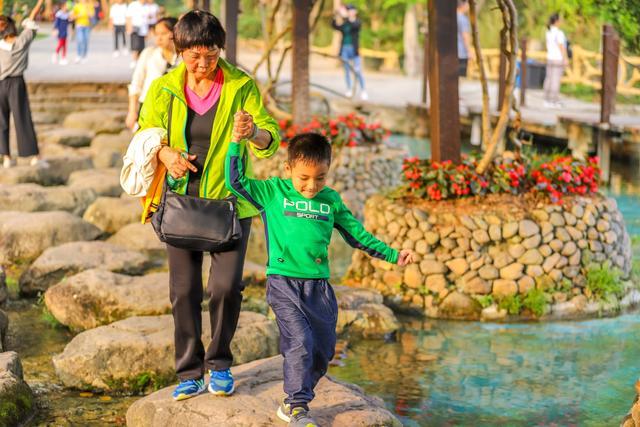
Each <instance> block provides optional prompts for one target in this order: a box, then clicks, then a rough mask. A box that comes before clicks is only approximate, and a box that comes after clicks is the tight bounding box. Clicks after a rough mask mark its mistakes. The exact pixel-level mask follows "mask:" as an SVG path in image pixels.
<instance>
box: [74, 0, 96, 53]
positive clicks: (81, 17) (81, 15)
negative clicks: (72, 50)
mask: <svg viewBox="0 0 640 427" xmlns="http://www.w3.org/2000/svg"><path fill="white" fill-rule="evenodd" d="M93 14H94V8H93V3H92V2H91V0H79V1H78V2H77V3H76V4H75V6H73V10H72V11H71V19H73V21H74V22H75V23H76V46H77V52H78V56H77V57H76V59H75V62H76V63H78V62H82V63H83V64H84V63H85V62H87V55H88V54H89V35H90V34H91V17H92V16H93Z"/></svg>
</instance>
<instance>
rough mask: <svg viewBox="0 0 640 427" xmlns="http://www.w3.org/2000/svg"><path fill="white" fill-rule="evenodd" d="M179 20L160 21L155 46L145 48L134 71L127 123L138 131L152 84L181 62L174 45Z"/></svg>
mask: <svg viewBox="0 0 640 427" xmlns="http://www.w3.org/2000/svg"><path fill="white" fill-rule="evenodd" d="M177 21H178V20H177V19H176V18H173V17H166V18H162V19H160V20H159V21H158V22H157V23H156V26H155V29H154V30H153V35H154V37H155V46H149V47H147V48H145V49H144V50H143V51H142V53H141V54H140V58H139V59H138V63H137V64H136V68H135V69H134V70H133V76H132V77H131V84H130V85H129V112H128V113H127V118H126V119H125V123H126V125H127V127H128V128H130V129H132V130H134V131H135V130H136V128H137V124H138V116H139V114H140V107H141V106H142V103H143V102H144V100H145V97H146V96H147V92H148V91H149V87H151V83H152V82H153V81H154V80H155V79H157V78H158V77H161V76H163V75H165V74H166V73H167V72H169V71H171V70H172V69H173V68H174V67H175V66H176V65H177V64H178V62H179V57H178V54H177V53H176V48H175V45H174V43H173V30H174V27H175V25H176V22H177Z"/></svg>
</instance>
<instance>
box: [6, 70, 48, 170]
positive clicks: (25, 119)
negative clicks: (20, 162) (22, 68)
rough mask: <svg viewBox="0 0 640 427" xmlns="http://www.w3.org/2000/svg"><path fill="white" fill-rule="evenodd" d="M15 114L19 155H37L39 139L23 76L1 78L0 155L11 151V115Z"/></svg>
mask: <svg viewBox="0 0 640 427" xmlns="http://www.w3.org/2000/svg"><path fill="white" fill-rule="evenodd" d="M10 114H11V115H13V121H14V123H15V125H16V136H17V138H18V155H19V156H20V157H28V156H35V155H37V154H38V153H39V152H38V140H37V138H36V131H35V129H34V128H33V120H32V119H31V107H29V94H28V93H27V86H26V85H25V84H24V79H23V78H22V76H17V77H7V78H6V79H4V80H0V155H6V156H8V155H9V154H10V153H9V115H10Z"/></svg>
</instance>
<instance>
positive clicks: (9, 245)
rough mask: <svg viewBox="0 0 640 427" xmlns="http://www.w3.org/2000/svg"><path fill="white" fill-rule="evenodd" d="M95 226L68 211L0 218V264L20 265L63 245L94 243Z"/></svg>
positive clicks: (9, 214)
mask: <svg viewBox="0 0 640 427" xmlns="http://www.w3.org/2000/svg"><path fill="white" fill-rule="evenodd" d="M100 234H101V231H100V229H99V228H98V227H96V226H95V225H93V224H89V223H88V222H86V221H84V220H82V219H81V218H78V217H77V216H75V215H72V214H70V213H69V212H61V211H55V212H16V211H4V212H2V214H1V215H0V236H2V238H0V264H16V263H24V262H27V261H30V260H33V259H35V258H37V257H38V256H39V255H40V254H41V253H42V252H43V251H44V250H45V249H47V248H49V247H51V246H58V245H61V244H63V243H67V242H73V241H79V240H94V239H96V238H97V237H98V236H99V235H100Z"/></svg>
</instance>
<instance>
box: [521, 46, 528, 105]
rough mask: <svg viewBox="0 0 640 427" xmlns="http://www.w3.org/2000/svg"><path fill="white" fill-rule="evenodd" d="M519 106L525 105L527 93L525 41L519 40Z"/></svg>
mask: <svg viewBox="0 0 640 427" xmlns="http://www.w3.org/2000/svg"><path fill="white" fill-rule="evenodd" d="M520 49H522V50H521V51H520V106H521V107H522V106H524V105H525V104H526V92H527V39H526V38H523V39H522V40H520Z"/></svg>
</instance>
